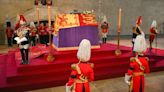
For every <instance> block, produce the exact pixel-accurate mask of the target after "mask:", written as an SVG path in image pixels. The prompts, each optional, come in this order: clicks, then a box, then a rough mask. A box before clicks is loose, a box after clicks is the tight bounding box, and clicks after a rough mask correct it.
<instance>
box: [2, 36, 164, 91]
mask: <svg viewBox="0 0 164 92" xmlns="http://www.w3.org/2000/svg"><path fill="white" fill-rule="evenodd" d="M163 40H164V38H159V39H158V41H157V43H158V45H156V44H155V43H154V44H153V46H154V47H156V46H157V48H160V49H164V41H163ZM147 42H148V40H147ZM108 43H117V41H116V40H109V41H108ZM120 44H121V45H125V46H131V40H125V39H124V40H121V41H120ZM15 47H16V46H14V47H13V48H15ZM148 47H149V44H148ZM13 48H8V47H7V46H4V45H0V53H7V51H8V50H9V49H13ZM145 80H146V81H145V82H146V83H145V92H164V71H161V72H153V73H150V74H147V75H146V79H145ZM27 92H65V86H58V87H52V88H45V89H38V90H32V91H27ZM91 92H128V86H127V85H126V84H125V83H124V77H119V78H112V79H106V80H99V81H94V82H92V83H91Z"/></svg>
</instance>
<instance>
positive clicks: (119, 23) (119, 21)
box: [118, 8, 122, 32]
mask: <svg viewBox="0 0 164 92" xmlns="http://www.w3.org/2000/svg"><path fill="white" fill-rule="evenodd" d="M121 11H122V10H121V8H120V9H119V15H118V32H120V31H121Z"/></svg>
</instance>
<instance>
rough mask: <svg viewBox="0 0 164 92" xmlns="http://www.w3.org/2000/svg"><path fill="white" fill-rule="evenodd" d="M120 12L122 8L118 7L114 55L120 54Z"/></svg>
mask: <svg viewBox="0 0 164 92" xmlns="http://www.w3.org/2000/svg"><path fill="white" fill-rule="evenodd" d="M121 12H122V9H121V8H120V9H119V14H118V32H117V33H118V34H117V49H116V50H115V54H116V55H120V54H121V50H120V32H121Z"/></svg>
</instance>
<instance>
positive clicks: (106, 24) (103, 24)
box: [101, 22, 109, 33]
mask: <svg viewBox="0 0 164 92" xmlns="http://www.w3.org/2000/svg"><path fill="white" fill-rule="evenodd" d="M108 28H109V26H108V23H106V22H104V23H102V24H101V29H102V33H107V32H108Z"/></svg>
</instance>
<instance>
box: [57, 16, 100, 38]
mask: <svg viewBox="0 0 164 92" xmlns="http://www.w3.org/2000/svg"><path fill="white" fill-rule="evenodd" d="M97 24H98V23H97V21H96V18H95V15H93V14H58V15H56V16H55V24H54V34H55V35H57V33H58V31H59V30H60V29H63V28H71V27H78V26H97Z"/></svg>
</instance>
